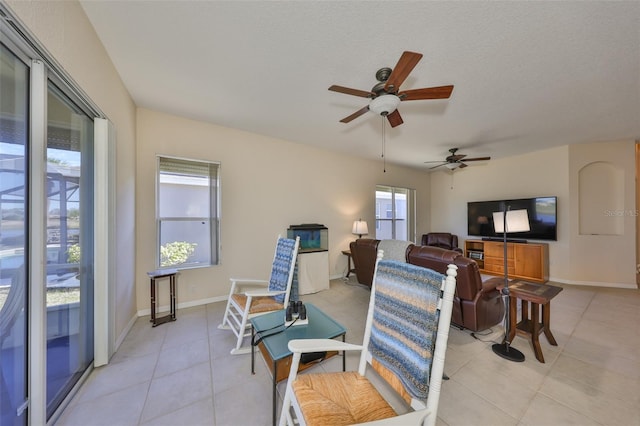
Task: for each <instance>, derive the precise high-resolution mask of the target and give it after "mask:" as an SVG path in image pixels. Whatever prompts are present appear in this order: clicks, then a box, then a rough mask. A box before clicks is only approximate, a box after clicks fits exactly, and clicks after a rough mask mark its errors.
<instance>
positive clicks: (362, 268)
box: [349, 238, 380, 287]
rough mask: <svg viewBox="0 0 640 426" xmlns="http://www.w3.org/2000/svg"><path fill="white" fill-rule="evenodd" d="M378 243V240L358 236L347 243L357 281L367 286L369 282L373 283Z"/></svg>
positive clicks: (369, 284)
mask: <svg viewBox="0 0 640 426" xmlns="http://www.w3.org/2000/svg"><path fill="white" fill-rule="evenodd" d="M378 244H380V240H373V239H371V238H358V239H357V240H355V241H352V242H351V244H349V249H350V250H351V258H352V259H353V267H354V268H355V270H356V277H357V278H358V282H359V283H360V284H364V285H366V286H369V287H371V283H373V271H374V270H375V266H376V257H377V255H378Z"/></svg>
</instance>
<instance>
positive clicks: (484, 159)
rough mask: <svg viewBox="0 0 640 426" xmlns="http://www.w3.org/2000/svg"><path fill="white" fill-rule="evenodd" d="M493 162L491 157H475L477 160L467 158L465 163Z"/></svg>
mask: <svg viewBox="0 0 640 426" xmlns="http://www.w3.org/2000/svg"><path fill="white" fill-rule="evenodd" d="M487 160H491V157H475V158H467V159H466V160H464V161H487Z"/></svg>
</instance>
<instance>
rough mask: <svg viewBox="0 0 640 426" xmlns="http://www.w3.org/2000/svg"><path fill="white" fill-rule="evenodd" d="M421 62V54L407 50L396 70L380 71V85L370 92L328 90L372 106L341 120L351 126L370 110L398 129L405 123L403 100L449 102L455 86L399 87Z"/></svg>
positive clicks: (386, 69) (383, 69)
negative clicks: (353, 97) (365, 101)
mask: <svg viewBox="0 0 640 426" xmlns="http://www.w3.org/2000/svg"><path fill="white" fill-rule="evenodd" d="M420 59H422V54H421V53H416V52H409V51H405V52H404V53H402V56H400V59H399V60H398V63H397V64H396V67H395V68H394V69H393V70H392V69H391V68H380V69H379V70H378V72H376V79H377V80H378V83H377V84H376V85H375V86H373V88H372V89H371V90H370V91H366V90H358V89H350V88H348V87H343V86H337V85H333V86H331V87H329V90H331V91H334V92H339V93H345V94H347V95H353V96H359V97H362V98H369V99H371V102H370V103H369V105H367V106H365V107H363V108H361V109H359V110H358V111H356V112H354V113H353V114H351V115H349V116H347V117H345V118H343V119H342V120H340V122H342V123H349V122H350V121H352V120H353V119H355V118H358V117H360V116H361V115H363V114H364V113H366V112H367V111H372V112H374V113H375V114H378V115H382V116H383V117H387V120H389V124H390V125H391V127H396V126H399V125H400V124H402V123H403V122H404V121H403V120H402V117H401V116H400V113H399V112H398V110H397V107H398V105H399V104H400V102H402V101H417V100H423V99H448V98H449V97H450V96H451V92H452V91H453V85H449V86H439V87H425V88H422V89H411V90H400V85H402V83H403V82H404V81H405V80H406V78H407V77H408V76H409V74H410V73H411V71H412V70H413V68H414V67H415V66H416V64H417V63H418V62H419V61H420Z"/></svg>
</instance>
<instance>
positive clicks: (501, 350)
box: [491, 342, 524, 362]
mask: <svg viewBox="0 0 640 426" xmlns="http://www.w3.org/2000/svg"><path fill="white" fill-rule="evenodd" d="M491 349H493V352H494V353H495V354H496V355H499V356H501V357H502V358H504V359H506V360H509V361H513V362H524V354H523V353H522V352H520V351H519V350H517V349H516V348H514V347H512V346H511V345H509V344H508V343H506V342H505V343H495V344H493V345H492V346H491Z"/></svg>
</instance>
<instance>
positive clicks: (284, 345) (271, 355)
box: [250, 303, 347, 425]
mask: <svg viewBox="0 0 640 426" xmlns="http://www.w3.org/2000/svg"><path fill="white" fill-rule="evenodd" d="M304 305H305V306H306V308H307V318H308V319H309V324H307V325H299V326H296V325H294V326H292V327H289V328H286V329H285V327H284V310H282V311H276V312H271V313H269V314H265V315H260V316H257V317H254V318H251V319H250V321H251V327H252V337H251V339H252V342H253V341H254V339H256V338H257V337H258V336H266V337H263V339H262V341H260V343H259V344H258V348H259V349H260V353H261V354H262V356H263V358H264V360H265V361H266V363H267V366H268V367H269V370H270V371H271V377H272V378H273V382H272V383H273V389H272V397H271V398H272V405H273V413H272V418H273V424H274V425H275V424H276V405H277V404H276V385H277V383H278V382H279V381H281V380H284V379H286V378H288V377H289V368H290V367H291V360H292V358H293V353H292V352H291V351H290V350H289V340H294V339H335V338H336V337H342V341H343V342H344V339H345V335H346V333H347V330H346V329H345V328H344V327H343V326H342V325H340V324H339V323H338V322H337V321H335V320H334V319H333V318H331V317H330V316H328V315H327V314H325V313H324V312H322V311H321V310H320V309H318V308H317V307H315V306H314V305H312V304H311V303H305V304H304ZM334 355H337V352H328V353H327V354H326V355H325V356H324V357H323V358H322V360H325V359H327V358H329V357H331V356H334ZM314 365H315V362H310V363H308V364H303V363H300V366H299V368H298V371H302V370H306V369H307V368H310V367H313V366H314ZM345 369H346V357H345V356H344V354H343V356H342V371H344V370H345ZM251 373H252V374H255V348H254V347H252V349H251Z"/></svg>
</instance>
